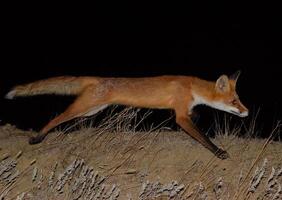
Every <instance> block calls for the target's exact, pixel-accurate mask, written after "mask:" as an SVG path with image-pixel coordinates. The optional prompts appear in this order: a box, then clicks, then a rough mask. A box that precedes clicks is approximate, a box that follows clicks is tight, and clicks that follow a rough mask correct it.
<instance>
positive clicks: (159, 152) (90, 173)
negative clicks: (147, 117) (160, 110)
mask: <svg viewBox="0 0 282 200" xmlns="http://www.w3.org/2000/svg"><path fill="white" fill-rule="evenodd" d="M35 134H37V133H34V132H27V131H22V130H19V129H17V128H15V127H14V126H11V125H5V126H2V127H0V196H1V197H2V198H3V199H91V198H92V199H275V198H276V199H282V197H281V195H282V193H281V183H282V143H281V142H273V141H272V142H271V143H270V144H268V145H267V147H266V148H265V149H264V148H263V146H264V144H265V142H266V139H246V138H245V139H244V138H238V137H235V136H218V137H217V138H216V139H215V140H214V142H215V143H216V144H218V145H220V146H221V147H223V148H225V149H228V152H229V154H230V156H231V158H230V159H227V160H219V159H217V158H215V157H214V156H213V155H212V154H211V153H210V152H209V151H208V150H206V149H205V148H203V147H202V146H201V145H199V144H198V143H196V142H195V141H194V140H192V139H191V138H190V137H188V136H187V135H186V134H185V133H184V132H173V131H153V132H146V133H145V132H131V131H126V132H122V131H121V132H109V131H107V129H106V128H104V129H103V128H101V127H100V128H96V129H95V128H85V129H81V130H79V131H73V132H70V133H68V134H64V133H63V132H59V131H57V132H53V133H51V134H49V136H48V137H47V139H46V140H44V142H43V143H41V144H37V145H29V144H28V142H27V141H28V137H27V136H30V135H35ZM262 150H264V151H263V152H261V151H262ZM275 195H276V196H275Z"/></svg>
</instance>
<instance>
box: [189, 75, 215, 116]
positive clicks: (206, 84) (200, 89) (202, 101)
mask: <svg viewBox="0 0 282 200" xmlns="http://www.w3.org/2000/svg"><path fill="white" fill-rule="evenodd" d="M214 88H215V83H214V82H210V81H206V80H202V79H196V80H194V82H193V83H192V87H191V89H192V97H193V101H192V103H191V105H190V110H189V112H192V110H193V108H194V107H195V106H197V105H207V106H210V107H213V108H217V107H218V105H216V102H214V101H213V97H214V92H215V89H214Z"/></svg>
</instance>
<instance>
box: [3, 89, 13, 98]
mask: <svg viewBox="0 0 282 200" xmlns="http://www.w3.org/2000/svg"><path fill="white" fill-rule="evenodd" d="M15 95H16V91H15V90H11V91H10V92H8V93H7V94H6V96H5V98H6V99H13V98H14V97H15Z"/></svg>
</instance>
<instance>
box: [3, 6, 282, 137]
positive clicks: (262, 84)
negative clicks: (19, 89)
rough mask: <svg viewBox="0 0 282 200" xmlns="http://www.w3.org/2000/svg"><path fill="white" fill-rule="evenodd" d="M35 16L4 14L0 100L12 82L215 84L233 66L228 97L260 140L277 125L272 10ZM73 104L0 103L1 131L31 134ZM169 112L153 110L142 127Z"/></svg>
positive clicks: (57, 11)
mask: <svg viewBox="0 0 282 200" xmlns="http://www.w3.org/2000/svg"><path fill="white" fill-rule="evenodd" d="M41 9H43V8H42V7H41V8H40V9H39V8H38V9H35V10H33V9H22V8H21V6H19V7H17V8H13V9H11V12H10V13H9V15H6V17H5V20H4V24H3V26H2V32H4V37H3V36H2V41H3V43H4V44H3V45H2V56H1V57H2V59H1V66H2V72H1V74H0V76H1V77H0V85H1V90H0V94H1V96H2V97H4V95H5V93H6V92H8V90H9V89H10V88H11V87H13V86H15V85H17V84H23V83H27V82H30V81H35V80H39V79H43V78H48V77H52V76H61V75H73V76H83V75H85V76H106V77H109V76H114V77H120V76H124V77H143V76H156V75H164V74H167V75H193V76H198V77H201V78H204V79H208V80H216V79H217V78H218V77H219V76H220V75H221V74H227V75H231V74H232V73H234V72H235V71H236V70H239V69H240V70H242V74H241V77H240V78H239V81H238V88H237V92H238V94H239V96H240V98H241V101H242V102H243V103H244V104H245V105H246V106H247V107H248V108H249V109H250V112H251V115H252V114H255V113H256V112H257V111H258V110H259V117H258V128H263V129H262V130H263V131H262V132H265V133H264V135H266V132H269V130H270V129H271V128H272V127H273V124H275V122H276V121H277V120H279V119H281V118H282V97H281V96H282V95H281V83H282V77H281V75H282V73H281V72H282V69H281V67H282V56H281V55H282V54H281V44H282V42H281V36H282V34H281V18H280V17H279V13H278V12H277V11H276V10H275V6H273V7H271V8H266V7H264V6H262V7H261V8H260V9H258V8H254V7H253V8H248V9H240V10H237V9H236V8H235V9H234V10H231V9H230V8H228V9H222V10H221V9H219V8H218V10H214V9H211V7H209V6H207V8H202V7H198V9H197V10H196V9H194V7H185V6H184V5H177V6H171V5H165V6H164V7H162V6H161V5H121V4H118V5H113V4H111V5H95V6H87V5H84V6H82V7H81V6H76V5H64V6H58V5H48V6H47V5H46V10H44V11H43V10H41ZM3 52H4V53H3ZM72 101H73V97H57V96H43V97H42V96H41V97H40V96H39V97H28V98H18V99H16V100H13V101H10V100H5V99H4V98H1V100H0V108H1V111H0V120H1V124H5V123H11V124H14V125H16V126H17V127H20V128H23V129H29V128H32V129H35V130H39V129H40V128H41V127H42V126H43V125H44V124H45V123H47V121H48V120H50V119H51V118H53V117H54V116H55V115H57V114H58V113H60V112H62V111H63V110H64V109H65V108H66V107H67V105H69V103H71V102H72ZM199 113H200V119H199V123H200V124H201V123H202V124H203V125H204V126H203V130H206V129H207V128H208V127H209V126H210V125H211V124H212V123H213V115H214V110H213V109H209V108H199ZM218 113H219V115H222V114H223V113H222V112H218ZM171 114H172V113H171V112H170V111H158V110H155V111H154V117H153V118H152V119H151V120H152V121H154V119H156V118H158V116H160V115H161V116H165V117H169V116H170V115H171ZM235 118H236V117H235ZM238 120H239V119H238ZM240 120H241V119H240ZM245 120H246V121H248V120H249V119H245ZM234 123H235V122H234Z"/></svg>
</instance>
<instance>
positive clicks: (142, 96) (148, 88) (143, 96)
mask: <svg viewBox="0 0 282 200" xmlns="http://www.w3.org/2000/svg"><path fill="white" fill-rule="evenodd" d="M192 79H193V78H192V77H188V76H187V77H185V76H157V77H145V78H103V79H101V80H100V84H99V86H98V89H99V90H104V91H105V90H106V91H109V94H110V95H111V96H112V98H113V102H114V103H117V104H118V103H120V102H123V103H125V102H126V103H127V104H128V105H132V106H139V105H140V106H141V105H142V107H144V106H145V107H146V106H147V107H152V106H153V107H156V108H169V107H170V106H171V104H172V103H173V100H174V98H175V97H176V96H179V95H180V94H181V93H182V92H181V91H180V90H185V91H183V92H186V95H187V92H188V90H189V88H190V85H191V81H192Z"/></svg>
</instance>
